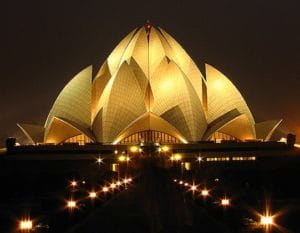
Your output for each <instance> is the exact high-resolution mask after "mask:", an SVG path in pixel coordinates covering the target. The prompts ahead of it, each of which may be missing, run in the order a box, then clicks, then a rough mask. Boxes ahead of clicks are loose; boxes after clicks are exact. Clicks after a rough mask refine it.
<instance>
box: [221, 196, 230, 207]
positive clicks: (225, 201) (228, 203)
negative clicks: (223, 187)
mask: <svg viewBox="0 0 300 233" xmlns="http://www.w3.org/2000/svg"><path fill="white" fill-rule="evenodd" d="M221 205H222V206H229V205H230V201H229V199H227V198H223V199H222V200H221Z"/></svg>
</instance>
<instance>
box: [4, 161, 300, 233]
mask: <svg viewBox="0 0 300 233" xmlns="http://www.w3.org/2000/svg"><path fill="white" fill-rule="evenodd" d="M113 162H114V161H105V164H101V166H99V165H98V164H96V163H95V161H0V168H1V177H0V179H1V183H2V188H1V193H0V197H1V199H0V222H1V224H0V232H1V233H2V232H7V233H10V232H11V233H12V232H19V231H18V230H17V229H18V220H19V219H21V218H22V217H24V216H30V217H31V218H33V219H34V223H35V225H38V226H39V227H38V228H36V229H35V231H34V232H52V233H62V232H69V233H71V232H75V233H100V232H101V233H106V232H110V233H114V232H126V233H127V232H128V233H135V232H146V233H147V232H149V233H150V232H151V233H152V232H153V233H156V232H157V233H159V232H161V233H163V232H170V233H172V232H174V233H175V232H176V233H181V232H186V233H189V232H191V233H194V232H204V233H209V232H211V233H220V232H224V233H226V232H237V233H248V232H265V229H264V228H262V227H261V226H260V225H259V224H258V222H259V216H258V215H257V213H263V212H264V210H265V203H266V201H267V200H268V201H269V203H270V207H271V210H272V213H274V214H275V213H276V214H277V215H276V218H275V221H276V223H277V226H273V227H272V229H270V230H269V232H291V233H292V232H294V233H297V232H300V223H299V219H300V190H299V188H298V186H299V180H298V179H299V170H300V168H299V165H300V159H298V158H292V159H291V158H290V159H288V160H286V159H283V160H282V159H279V160H276V161H275V160H273V161H272V162H270V160H265V161H255V162H240V163H234V164H231V163H212V164H197V162H195V161H191V162H192V164H193V169H192V170H190V171H186V170H182V169H181V167H180V166H179V165H178V164H173V166H171V167H170V166H165V161H163V160H161V159H158V158H144V159H138V160H135V161H131V162H130V163H129V164H128V166H127V164H123V165H121V167H120V173H119V174H118V173H114V172H111V171H110V170H111V169H110V166H111V163H113ZM126 175H127V177H129V176H131V177H133V182H132V184H128V185H126V187H125V186H124V185H122V186H121V188H119V189H118V190H116V191H113V192H109V193H106V194H104V193H103V192H101V190H102V187H103V186H105V185H109V183H110V182H112V181H113V180H114V181H116V180H118V177H125V176H126ZM73 179H75V180H77V181H78V183H79V185H78V187H76V188H74V189H73V188H72V187H70V185H69V182H70V181H71V180H73ZM174 179H176V180H177V182H174ZM180 180H182V181H184V182H188V183H189V185H190V184H192V183H193V182H194V183H195V184H196V185H198V186H197V191H195V193H194V195H193V192H192V191H191V190H189V188H187V187H184V186H183V185H180V184H178V182H179V181H180ZM204 187H207V188H208V189H209V190H210V196H209V197H207V198H205V199H203V197H201V195H200V193H199V190H201V189H203V188H204ZM92 189H94V190H99V198H98V199H97V200H95V201H91V200H90V199H89V198H88V197H87V195H88V191H90V190H92ZM225 195H226V196H227V197H228V198H229V199H230V200H231V205H230V206H229V207H226V208H223V207H221V206H220V199H221V198H222V197H224V196H225ZM71 196H72V197H73V198H74V199H75V200H77V201H78V205H79V208H78V209H75V210H73V211H72V212H70V211H69V210H67V209H66V208H65V202H66V200H67V199H69V198H70V197H71Z"/></svg>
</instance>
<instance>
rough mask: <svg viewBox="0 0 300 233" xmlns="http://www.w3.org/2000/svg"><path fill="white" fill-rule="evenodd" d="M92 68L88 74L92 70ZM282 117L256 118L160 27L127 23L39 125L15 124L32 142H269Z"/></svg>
mask: <svg viewBox="0 0 300 233" xmlns="http://www.w3.org/2000/svg"><path fill="white" fill-rule="evenodd" d="M93 74H95V75H93ZM280 123H281V120H270V121H264V122H255V120H254V117H253V116H252V113H251V111H250V109H249V107H248V105H247V103H246V101H245V100H244V98H243V96H242V94H241V93H240V92H239V90H238V89H237V87H236V86H235V85H234V84H233V83H232V82H231V81H230V79H229V78H227V77H226V76H225V75H224V74H222V73H221V72H220V71H219V70H217V69H216V68H214V67H213V66H211V65H209V64H205V71H203V72H200V69H199V68H198V67H197V65H196V64H195V62H194V61H193V60H192V58H191V57H190V56H189V55H188V54H187V52H186V51H185V50H184V48H182V47H181V46H180V44H179V43H178V42H177V41H176V40H175V39H174V38H173V37H172V36H171V35H169V34H168V33H167V32H166V31H164V30H163V29H161V28H156V27H153V26H152V25H151V24H149V23H147V24H146V25H144V26H142V27H140V28H136V29H134V30H133V31H132V32H130V33H129V34H128V35H127V36H126V37H125V38H124V39H123V40H122V41H121V42H120V43H119V44H118V45H117V46H116V47H115V49H114V50H113V51H112V52H111V54H110V55H109V56H108V57H107V59H106V60H105V61H104V63H103V64H102V66H101V68H100V70H99V71H98V72H95V71H94V70H93V68H92V66H88V67H86V68H85V69H83V70H81V71H80V72H79V73H78V74H76V75H75V76H74V77H73V78H72V79H71V80H70V81H69V83H68V84H67V85H66V86H65V87H64V88H63V89H62V90H61V92H60V94H59V95H58V96H57V98H56V100H55V101H54V103H53V106H52V108H51V109H50V112H49V114H48V117H47V119H46V121H45V123H44V125H31V124H23V123H19V124H18V126H19V127H20V129H21V130H22V131H23V133H24V134H25V135H26V137H27V138H28V140H29V141H30V142H31V144H63V143H78V144H80V145H83V144H86V143H102V144H108V145H117V144H122V145H133V144H138V143H141V142H145V143H148V142H159V143H164V144H186V143H196V142H199V141H215V142H216V141H219V140H229V141H232V140H234V141H239V142H242V141H256V140H257V141H268V140H270V138H271V136H272V134H273V132H274V130H275V129H276V128H277V127H278V125H279V124H280Z"/></svg>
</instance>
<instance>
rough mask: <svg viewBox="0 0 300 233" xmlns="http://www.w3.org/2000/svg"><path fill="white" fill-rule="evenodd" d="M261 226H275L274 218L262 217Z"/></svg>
mask: <svg viewBox="0 0 300 233" xmlns="http://www.w3.org/2000/svg"><path fill="white" fill-rule="evenodd" d="M260 224H261V225H265V226H269V225H272V224H273V217H272V216H261V218H260Z"/></svg>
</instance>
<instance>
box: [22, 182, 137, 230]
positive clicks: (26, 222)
mask: <svg viewBox="0 0 300 233" xmlns="http://www.w3.org/2000/svg"><path fill="white" fill-rule="evenodd" d="M132 181H133V179H132V178H131V177H125V178H124V179H121V180H118V181H117V182H113V183H110V185H108V186H103V187H102V188H101V190H100V191H99V192H103V193H108V192H110V191H112V192H113V191H114V190H116V189H117V188H120V187H121V186H122V185H124V186H125V187H126V188H127V185H129V184H130V183H132ZM78 185H79V183H78V181H76V180H72V181H71V182H70V186H71V187H72V188H75V187H77V186H78ZM99 192H96V191H90V192H89V193H88V198H89V199H91V200H94V199H96V198H97V197H98V196H99ZM66 208H68V209H69V210H71V211H73V210H74V209H77V208H78V201H76V200H74V199H70V200H68V201H67V203H66ZM19 230H20V231H22V232H30V231H32V230H34V224H33V220H32V219H30V218H24V219H22V220H20V222H19Z"/></svg>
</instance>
